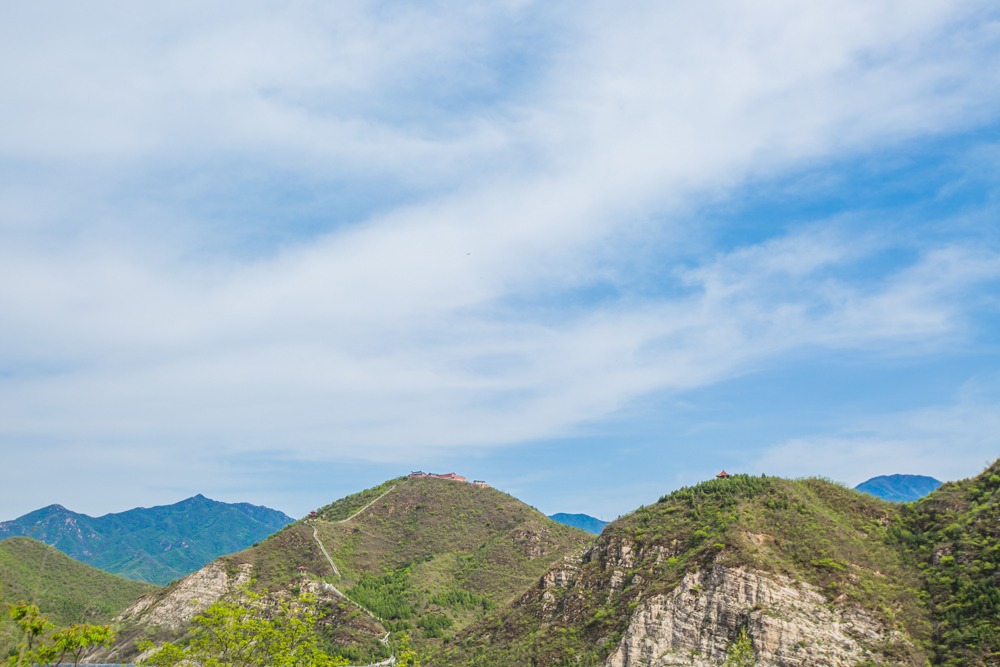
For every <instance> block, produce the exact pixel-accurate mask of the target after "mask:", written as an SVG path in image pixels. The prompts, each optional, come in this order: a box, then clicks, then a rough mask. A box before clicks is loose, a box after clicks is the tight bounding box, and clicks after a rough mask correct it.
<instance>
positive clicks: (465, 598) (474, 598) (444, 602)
mask: <svg viewBox="0 0 1000 667" xmlns="http://www.w3.org/2000/svg"><path fill="white" fill-rule="evenodd" d="M430 602H431V604H436V605H438V606H439V607H444V608H446V609H483V610H485V611H489V610H490V609H493V608H494V607H496V604H494V603H493V601H492V600H490V599H489V598H488V597H485V596H483V595H476V594H475V593H470V592H468V591H460V590H455V589H449V590H446V591H442V592H441V593H438V594H437V595H434V596H432V597H431V599H430Z"/></svg>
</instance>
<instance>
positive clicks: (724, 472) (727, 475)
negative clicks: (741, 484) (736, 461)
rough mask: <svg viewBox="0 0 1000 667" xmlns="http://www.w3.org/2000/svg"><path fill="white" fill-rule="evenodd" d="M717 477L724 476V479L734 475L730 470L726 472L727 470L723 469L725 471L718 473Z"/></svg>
mask: <svg viewBox="0 0 1000 667" xmlns="http://www.w3.org/2000/svg"><path fill="white" fill-rule="evenodd" d="M716 477H717V478H723V479H724V478H726V477H732V475H730V474H729V473H728V472H726V471H725V470H723V471H722V472H720V473H719V474H718V475H716Z"/></svg>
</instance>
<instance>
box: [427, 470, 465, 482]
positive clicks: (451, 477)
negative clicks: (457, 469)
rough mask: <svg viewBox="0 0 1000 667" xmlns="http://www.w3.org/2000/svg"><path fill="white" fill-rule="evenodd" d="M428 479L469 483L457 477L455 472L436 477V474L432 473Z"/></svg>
mask: <svg viewBox="0 0 1000 667" xmlns="http://www.w3.org/2000/svg"><path fill="white" fill-rule="evenodd" d="M428 477H433V478H434V479H447V480H449V481H452V482H465V481H467V480H466V479H465V478H464V477H462V476H461V475H456V474H455V473H453V472H449V473H447V474H444V475H435V474H434V473H430V474H429V475H428Z"/></svg>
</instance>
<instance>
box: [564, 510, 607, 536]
mask: <svg viewBox="0 0 1000 667" xmlns="http://www.w3.org/2000/svg"><path fill="white" fill-rule="evenodd" d="M549 518H550V519H552V520H553V521H558V522H559V523H561V524H565V525H567V526H573V527H574V528H580V529H582V530H585V531H587V532H588V533H593V534H594V535H600V534H601V531H602V530H604V527H605V526H606V525H608V522H607V521H601V520H600V519H595V518H594V517H592V516H587V515H586V514H553V515H551V516H550V517H549Z"/></svg>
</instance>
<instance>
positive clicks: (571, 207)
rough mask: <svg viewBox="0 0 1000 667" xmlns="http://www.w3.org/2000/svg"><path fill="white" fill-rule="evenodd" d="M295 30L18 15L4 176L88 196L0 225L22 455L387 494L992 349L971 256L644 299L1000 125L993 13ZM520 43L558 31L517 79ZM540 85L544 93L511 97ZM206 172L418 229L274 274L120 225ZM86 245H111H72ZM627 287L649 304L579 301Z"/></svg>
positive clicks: (686, 11) (312, 255) (526, 15)
mask: <svg viewBox="0 0 1000 667" xmlns="http://www.w3.org/2000/svg"><path fill="white" fill-rule="evenodd" d="M299 7H300V9H297V10H289V9H287V8H281V9H280V10H279V9H275V8H273V7H272V6H270V5H263V4H252V3H251V4H247V3H241V4H239V5H230V6H228V7H221V8H217V9H206V8H204V7H202V6H201V5H189V6H183V7H179V8H177V9H172V8H164V7H155V8H148V9H146V10H143V11H140V10H138V9H137V8H135V7H134V6H132V5H118V4H114V3H107V4H105V5H101V6H100V7H99V8H98V9H96V10H92V11H91V10H88V11H86V12H82V10H79V12H78V10H74V9H73V8H69V7H67V8H65V12H66V13H65V14H61V15H59V19H58V20H55V21H52V20H51V16H52V12H51V8H49V9H46V7H44V6H43V5H37V6H36V5H31V6H22V7H19V8H16V9H12V8H8V9H6V10H4V11H5V12H9V14H8V19H11V20H7V21H0V25H4V26H6V28H5V29H4V33H3V38H0V44H4V45H5V46H3V47H0V48H2V49H3V51H0V53H2V54H3V55H0V62H2V63H6V66H5V67H4V68H3V69H2V71H0V84H2V85H3V86H4V89H5V91H7V92H6V94H5V95H4V96H3V98H2V99H3V101H2V102H0V124H2V125H3V126H4V127H13V128H17V131H16V132H9V133H3V135H2V138H0V152H2V155H3V158H4V159H5V160H6V161H7V162H9V163H10V164H15V165H19V164H22V163H28V164H32V165H36V167H35V168H37V169H39V170H40V173H41V175H40V176H38V179H37V180H41V181H43V182H44V181H45V179H46V176H45V174H46V173H48V172H46V171H45V170H46V169H51V170H52V173H53V174H56V175H58V174H62V173H64V172H65V171H66V170H70V171H72V170H87V171H88V173H90V171H91V170H92V172H93V176H92V178H93V179H94V180H95V181H96V184H95V183H89V182H88V183H87V185H86V186H83V185H78V186H77V189H74V190H73V191H72V192H70V193H63V192H61V191H60V189H59V188H60V187H61V186H62V185H63V184H64V182H63V181H60V180H59V179H57V178H55V177H53V178H52V180H51V183H50V184H49V187H46V186H45V185H43V186H40V187H38V189H37V190H36V191H33V192H32V193H30V194H27V195H21V198H20V199H19V200H18V201H17V203H16V204H14V205H11V207H10V208H9V209H3V208H2V206H3V205H2V204H0V217H3V218H11V219H13V218H17V219H18V220H22V221H23V220H28V219H29V218H31V219H30V221H29V222H27V223H23V224H22V225H21V226H19V227H17V229H18V231H17V232H16V233H15V232H14V231H12V230H13V228H14V225H13V224H12V223H10V222H7V221H5V222H4V223H3V227H0V229H5V230H6V231H4V232H2V233H4V234H6V238H7V240H8V241H9V242H8V243H4V244H0V312H2V313H3V315H0V325H2V336H3V340H4V349H3V351H2V352H0V355H2V356H0V364H2V366H3V367H4V368H6V369H8V370H7V371H6V378H5V379H4V380H3V381H2V383H0V399H2V400H0V437H2V438H5V439H9V440H10V441H14V440H16V439H18V438H25V437H31V438H41V439H46V438H49V439H52V440H54V441H57V442H70V441H73V442H80V441H86V442H88V443H90V444H95V443H99V442H102V441H116V442H117V441H121V440H128V441H130V442H133V443H137V446H144V445H156V446H161V445H164V444H165V443H170V446H171V447H175V448H178V449H181V450H183V449H184V448H185V447H187V448H189V449H198V448H203V447H204V446H205V445H206V443H214V444H216V445H217V446H220V447H229V448H232V449H233V450H234V451H235V450H252V449H259V450H263V449H273V448H275V447H279V448H284V449H287V450H288V451H290V452H294V453H297V454H298V455H300V456H303V457H311V458H319V457H343V456H360V457H367V458H371V459H375V460H379V459H386V458H392V457H393V456H395V455H396V453H397V452H398V451H399V450H400V449H402V448H404V447H405V448H409V447H421V446H422V447H440V446H458V445H472V446H476V445H493V444H501V443H508V442H521V441H525V440H530V439H536V438H541V437H546V436H552V435H557V434H563V433H566V432H568V431H571V430H572V429H573V428H574V427H575V426H576V425H578V424H580V423H581V422H585V421H588V420H593V419H600V418H601V417H603V416H605V415H608V414H610V413H611V412H613V411H615V410H616V409H618V408H620V407H621V406H622V405H623V404H625V403H626V402H627V401H629V400H631V399H633V398H635V397H636V396H640V395H642V394H644V393H646V392H650V391H655V390H661V389H667V390H683V389H685V388H690V387H695V386H704V385H706V384H709V383H712V382H716V381H719V380H721V379H724V378H728V377H732V376H733V375H735V374H739V373H745V372H750V371H752V370H753V369H754V368H755V367H757V366H759V365H762V364H766V363H768V361H769V360H771V359H774V358H775V357H776V356H777V355H780V354H782V353H785V352H788V351H790V350H797V349H803V348H804V347H809V346H819V347H837V348H849V349H869V348H871V347H872V346H878V345H889V344H891V345H893V346H897V347H900V348H901V353H905V352H906V350H907V349H908V348H907V347H906V346H907V345H916V344H919V345H933V344H940V342H941V341H943V340H946V339H949V337H960V336H961V335H963V332H964V329H963V326H962V317H963V306H962V303H961V301H957V300H955V299H953V298H952V297H953V295H954V294H955V293H956V292H962V291H963V290H969V289H974V288H975V286H976V285H980V284H982V283H983V282H984V281H988V280H992V279H994V278H995V277H996V274H997V270H998V259H997V257H996V255H993V254H991V253H990V252H989V251H988V250H979V251H973V250H971V249H969V248H968V247H963V246H962V245H954V246H950V247H939V248H934V249H931V250H929V251H927V252H925V253H924V254H923V255H922V257H921V258H920V259H919V260H918V261H917V262H916V263H915V264H913V265H912V266H911V267H909V268H905V269H903V270H900V271H896V272H891V274H890V275H888V277H883V278H881V279H878V280H874V281H855V280H853V279H852V278H851V277H850V275H849V274H850V267H851V266H852V265H853V263H854V262H856V261H858V256H859V255H862V256H863V255H864V253H866V252H870V250H869V248H868V242H867V241H865V243H861V244H859V243H858V242H857V241H856V240H852V239H846V238H841V237H838V235H837V233H836V232H823V231H807V232H804V233H793V234H790V235H787V236H785V237H782V238H778V239H773V240H770V241H765V242H762V243H758V244H748V246H747V247H745V248H743V249H740V250H737V251H735V252H730V253H721V254H719V256H717V257H715V258H709V259H703V260H702V261H700V262H698V266H696V267H694V268H688V269H683V268H681V269H678V275H679V276H680V277H681V278H682V279H683V281H686V289H687V293H686V294H682V295H680V296H676V295H675V296H671V297H656V298H650V297H640V296H637V295H634V294H631V293H629V292H628V285H626V284H623V283H624V281H622V280H621V276H622V274H624V273H627V272H628V270H629V268H630V266H629V265H630V258H629V256H628V252H629V251H630V250H631V249H632V248H634V247H635V246H636V245H637V244H640V243H641V242H642V241H643V239H646V238H650V237H655V238H656V240H657V242H658V243H661V244H663V245H664V246H669V245H670V244H671V242H672V241H674V240H675V238H676V243H678V244H680V243H683V241H684V238H685V237H684V235H683V234H682V233H678V232H675V230H673V229H672V228H671V224H672V223H671V222H670V220H671V215H672V213H674V212H676V211H678V210H681V209H682V208H683V207H694V206H697V203H698V202H699V201H703V199H704V198H706V197H709V198H710V197H713V196H716V195H724V194H725V193H726V192H727V191H728V189H729V188H730V187H731V186H733V185H734V184H746V183H747V182H753V180H754V179H764V178H767V177H769V176H772V175H775V174H779V173H784V172H786V171H788V170H792V169H795V168H797V167H799V166H800V165H802V164H803V163H808V162H811V161H816V160H823V159H830V158H835V157H838V156H843V155H845V154H849V153H851V152H854V151H862V150H876V149H878V148H879V147H881V146H885V145H887V144H891V143H892V142H895V141H899V140H901V139H905V138H912V137H920V136H927V135H932V134H935V133H943V132H950V131H957V130H961V129H964V128H966V127H969V126H973V125H975V124H976V123H977V122H980V121H981V120H982V119H983V118H993V117H994V114H995V112H994V109H995V101H996V92H997V90H996V84H997V81H996V77H995V76H991V75H989V74H988V73H991V72H996V71H1000V70H998V68H997V64H998V63H997V56H998V53H997V48H996V47H997V44H996V37H995V35H994V34H993V31H992V27H991V24H990V23H989V22H988V21H986V22H982V21H980V22H974V21H972V18H973V17H975V16H977V15H978V13H979V12H981V11H983V8H984V7H987V5H985V3H971V2H970V3H932V2H916V3H915V2H905V3H904V2H879V3H872V2H854V3H844V2H836V3H833V2H830V3H819V4H816V3H813V4H811V5H808V6H804V5H801V4H800V3H784V2H771V3H759V2H756V3H740V2H730V3H708V4H706V3H681V4H677V3H674V4H672V5H669V6H668V5H662V4H658V3H650V4H645V5H637V6H635V7H634V8H632V9H622V8H615V9H614V10H613V11H612V10H609V9H605V8H603V7H602V6H600V5H596V4H595V5H566V6H560V7H558V8H556V9H546V10H543V9H541V8H539V7H538V6H536V5H532V4H529V3H510V4H493V5H483V6H476V7H474V8H472V9H468V10H466V11H464V12H456V11H455V10H452V9H450V8H437V7H435V8H430V9H412V8H411V9H406V10H392V9H391V8H386V7H378V8H371V7H370V6H369V5H362V4H353V5H352V4H347V5H338V8H337V9H331V8H329V7H327V6H324V5H308V4H306V5H299ZM524 20H537V21H543V22H545V23H544V25H546V26H550V27H553V28H555V27H558V28H559V29H560V32H555V33H548V32H547V31H546V35H547V36H546V37H544V38H542V37H539V36H538V35H537V34H535V33H533V32H531V31H527V32H526V33H525V34H527V35H528V36H529V37H530V38H531V39H535V40H538V41H539V43H538V44H537V45H534V46H526V47H524V48H523V49H522V51H521V52H519V53H515V54H514V55H513V56H511V55H510V53H509V52H508V51H509V45H507V44H506V42H505V40H506V38H508V37H510V36H511V35H512V34H515V33H517V34H520V33H518V30H521V29H522V26H519V21H524ZM539 52H543V53H542V54H541V55H539ZM522 56H523V57H525V58H528V59H529V62H530V63H531V64H534V65H537V66H538V67H540V68H541V71H539V72H532V73H531V75H530V76H524V77H523V78H522V79H518V80H517V82H516V83H514V84H504V83H502V79H503V75H504V73H505V68H509V67H512V66H513V65H511V63H509V62H508V61H507V60H508V59H509V58H512V59H514V60H516V59H517V57H522ZM498 81H500V83H498ZM479 98H489V100H487V101H482V100H480V99H479ZM490 100H492V101H490ZM452 108H454V110H452ZM213 160H214V161H218V162H219V163H222V164H226V165H231V164H233V163H240V162H241V161H246V162H247V163H250V164H252V165H254V166H255V167H256V168H259V169H263V170H264V171H265V172H266V171H267V170H268V169H273V170H276V171H277V170H291V171H292V172H295V173H301V174H309V175H310V177H313V178H316V179H318V181H320V182H321V183H323V182H329V183H331V184H332V183H337V182H339V181H338V179H339V178H342V177H344V175H345V174H350V175H352V177H358V178H363V179H366V181H365V182H366V183H367V184H368V185H369V186H377V185H378V184H379V183H380V182H383V181H384V182H393V183H395V182H398V181H402V182H404V183H406V184H407V187H409V188H411V189H412V199H411V200H410V203H408V204H407V205H400V206H398V207H396V208H395V209H393V210H391V211H389V212H387V213H382V214H378V215H376V216H373V217H371V218H370V219H367V220H362V221H357V224H356V226H355V227H353V228H346V229H340V230H337V231H333V232H330V233H328V234H326V235H323V236H320V237H318V238H312V237H309V238H303V239H300V240H299V242H298V243H297V244H295V245H294V246H293V247H289V248H285V249H281V250H276V251H275V252H274V253H273V254H270V255H268V256H267V257H265V258H261V259H254V260H246V261H237V260H233V259H232V258H228V257H224V258H220V257H219V256H218V255H217V254H207V255H208V256H206V254H205V253H201V247H200V246H199V239H198V238H197V235H195V236H194V238H189V237H183V238H181V240H177V239H173V238H172V237H170V236H169V234H167V233H165V232H163V231H162V230H160V229H158V227H160V226H169V225H170V224H173V222H174V221H175V219H176V220H180V219H182V218H186V217H192V216H193V217H194V218H195V221H194V223H192V226H193V228H195V229H197V227H198V226H199V224H204V225H208V224H209V220H208V218H210V214H209V213H206V212H204V211H199V210H198V209H197V207H193V208H194V211H193V212H191V211H189V210H188V209H187V208H186V204H187V202H184V201H179V202H176V203H175V206H176V209H170V208H169V207H168V210H166V211H162V210H161V211H159V213H158V216H157V217H156V218H155V219H154V220H152V221H150V220H147V219H145V218H136V219H129V220H126V221H125V222H124V223H123V222H121V220H122V218H123V217H127V216H128V215H130V214H132V213H133V211H132V210H130V209H128V208H116V207H117V206H119V203H118V202H117V201H115V200H114V196H117V195H113V194H112V193H115V191H116V187H117V186H119V185H120V184H121V183H122V182H125V181H127V179H128V178H129V177H130V176H131V175H132V174H133V173H134V172H135V171H141V172H150V173H154V172H156V170H157V169H168V168H169V169H176V170H178V171H180V172H181V173H182V174H183V178H188V179H192V180H196V179H198V178H201V177H204V178H205V179H207V180H208V181H209V182H210V183H211V182H212V181H213V179H220V180H221V179H224V178H225V176H226V175H225V174H224V173H222V172H224V171H225V168H221V167H217V166H215V167H212V166H205V165H206V164H209V165H210V164H211V163H213ZM178 164H179V165H180V166H178ZM37 165H41V166H37ZM203 170H204V171H205V174H202V171H203ZM358 174H360V176H357V175H358ZM324 179H326V180H324ZM28 180H31V181H32V182H33V183H37V180H36V179H35V178H33V177H32V178H29V179H28ZM85 181H87V179H85V178H81V182H85ZM85 187H86V188H90V187H93V192H94V196H93V197H92V198H88V196H87V194H86V192H83V190H84V188H85ZM49 199H54V200H60V201H61V200H64V201H65V202H67V203H65V204H64V205H63V206H62V207H60V206H57V205H52V204H51V203H45V205H44V206H43V205H42V202H45V201H46V200H49ZM181 199H183V198H182V197H181ZM95 200H96V201H95ZM81 201H82V202H85V204H84V205H83V207H82V210H81V211H79V213H78V212H77V211H76V210H75V208H74V207H75V206H76V204H77V203H78V202H81ZM24 211H29V212H30V211H46V212H47V213H46V214H45V215H44V216H40V217H35V218H32V217H31V215H30V214H25V213H24ZM264 214H265V215H271V216H273V217H274V218H275V220H276V222H275V224H279V222H278V221H280V218H281V216H282V215H283V209H282V208H281V207H280V206H277V205H275V206H274V209H273V210H271V211H265V212H264ZM171 215H173V216H175V218H172V217H171ZM199 215H202V216H203V218H204V219H199V218H198V216H199ZM331 215H333V214H332V213H331ZM78 216H82V217H83V218H84V219H82V220H78V219H77V217H78ZM108 218H111V219H113V220H114V221H115V222H114V223H111V222H108ZM68 220H71V221H73V223H72V224H76V225H78V226H79V227H80V228H82V229H85V230H87V233H81V234H79V235H75V236H73V237H72V238H70V239H68V240H66V241H62V240H60V239H58V238H57V237H55V236H54V235H53V234H52V230H53V229H62V228H64V227H63V226H65V225H67V224H70V223H68V222H67V221H68ZM662 220H666V222H662V223H661V222H660V221H662ZM119 225H121V226H123V227H124V228H125V230H126V231H122V229H121V227H120V226H119ZM146 226H149V227H151V229H146ZM25 228H27V229H28V231H25ZM164 238H170V239H172V240H171V244H167V245H166V246H165V247H164V246H163V245H161V243H162V241H163V239H164ZM682 254H683V253H682ZM599 282H610V283H612V285H613V286H618V287H621V288H622V289H623V290H624V291H625V294H624V295H623V297H622V298H621V299H618V300H614V301H612V302H611V303H602V304H601V305H599V306H591V307H587V308H582V309H581V308H578V307H576V306H575V304H573V303H572V297H568V296H566V294H567V293H569V292H572V290H575V289H578V288H586V287H589V286H592V285H593V284H595V283H599ZM616 282H617V283H618V284H617V285H616V284H615V283H616ZM518 301H529V302H533V303H537V304H538V305H536V306H535V307H533V308H530V309H527V308H526V309H519V308H515V307H512V306H510V305H509V304H510V303H512V302H518ZM567 301H568V302H569V303H567ZM581 311H582V312H581ZM184 443H187V444H184ZM95 446H96V444H95Z"/></svg>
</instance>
